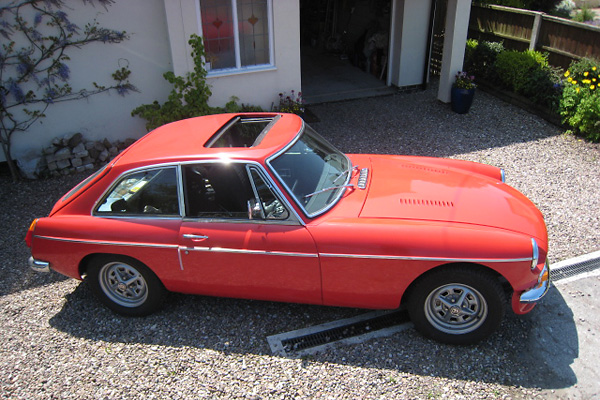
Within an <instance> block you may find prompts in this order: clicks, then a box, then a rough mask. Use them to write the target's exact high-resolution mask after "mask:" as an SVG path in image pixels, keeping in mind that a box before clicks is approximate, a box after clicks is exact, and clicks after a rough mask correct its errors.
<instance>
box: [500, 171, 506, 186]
mask: <svg viewBox="0 0 600 400" xmlns="http://www.w3.org/2000/svg"><path fill="white" fill-rule="evenodd" d="M500 177H501V180H502V183H506V172H504V168H500Z"/></svg>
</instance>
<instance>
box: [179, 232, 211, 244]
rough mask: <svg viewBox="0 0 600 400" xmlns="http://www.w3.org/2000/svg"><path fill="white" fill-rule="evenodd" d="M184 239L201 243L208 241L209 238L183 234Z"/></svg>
mask: <svg viewBox="0 0 600 400" xmlns="http://www.w3.org/2000/svg"><path fill="white" fill-rule="evenodd" d="M183 238H184V239H192V240H193V241H196V242H199V241H201V240H206V239H208V236H204V235H194V234H191V233H184V234H183Z"/></svg>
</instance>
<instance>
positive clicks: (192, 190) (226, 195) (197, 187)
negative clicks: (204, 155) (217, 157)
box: [183, 163, 254, 219]
mask: <svg viewBox="0 0 600 400" xmlns="http://www.w3.org/2000/svg"><path fill="white" fill-rule="evenodd" d="M183 187H184V192H185V214H186V216H188V217H201V218H231V219H249V215H248V202H249V201H250V200H252V199H253V198H254V193H253V191H252V186H251V184H250V179H249V177H248V173H247V172H246V167H245V165H244V164H237V163H204V164H194V165H185V166H183Z"/></svg>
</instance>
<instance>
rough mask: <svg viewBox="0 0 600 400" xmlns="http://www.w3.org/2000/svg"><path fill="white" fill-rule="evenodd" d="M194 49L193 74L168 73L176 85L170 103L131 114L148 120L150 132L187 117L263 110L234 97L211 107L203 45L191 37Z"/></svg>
mask: <svg viewBox="0 0 600 400" xmlns="http://www.w3.org/2000/svg"><path fill="white" fill-rule="evenodd" d="M188 43H189V44H190V46H192V59H193V60H194V71H193V72H191V73H188V74H187V75H186V76H185V77H182V76H176V75H175V74H174V73H173V72H171V71H169V72H165V73H164V74H163V77H164V78H165V79H166V80H167V82H169V83H170V84H171V85H173V89H172V90H171V93H170V94H169V97H168V99H167V101H165V103H164V104H160V103H159V102H158V101H155V102H154V103H152V104H143V105H141V106H139V107H137V108H136V109H134V110H133V111H132V112H131V115H132V116H136V115H138V116H140V117H141V118H143V119H145V120H146V121H148V122H147V123H146V129H148V130H149V131H150V130H152V129H154V128H157V127H159V126H161V125H164V124H167V123H169V122H174V121H179V120H181V119H185V118H192V117H199V116H201V115H208V114H217V113H221V112H243V111H262V109H261V108H260V107H256V106H250V105H245V104H242V105H239V104H237V100H239V99H238V98H237V97H235V96H232V97H231V100H230V101H229V102H228V103H227V104H226V105H225V107H210V106H209V105H208V99H209V98H210V96H211V95H212V92H211V90H210V87H209V86H208V84H207V83H206V68H205V66H204V64H205V63H204V55H205V53H204V43H203V42H202V38H201V37H199V36H198V35H195V34H194V35H192V36H191V38H190V40H189V42H188Z"/></svg>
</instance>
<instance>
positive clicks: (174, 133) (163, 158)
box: [113, 113, 304, 170]
mask: <svg viewBox="0 0 600 400" xmlns="http://www.w3.org/2000/svg"><path fill="white" fill-rule="evenodd" d="M237 117H241V118H251V117H253V118H267V119H268V118H272V119H273V122H272V123H271V124H270V126H269V129H268V132H266V134H265V135H264V137H262V138H261V140H260V142H258V143H256V144H255V145H253V146H252V147H213V148H211V147H206V143H207V142H208V141H209V140H210V139H211V138H212V137H213V136H214V135H215V134H216V133H217V132H218V131H219V130H220V129H221V128H223V127H224V126H226V125H227V124H228V123H229V122H230V121H232V120H233V119H235V118H237ZM303 124H304V122H303V121H302V119H301V118H300V117H299V116H297V115H294V114H282V113H237V114H216V115H207V116H202V117H196V118H190V119H185V120H181V121H177V122H172V123H170V124H167V125H163V126H161V127H159V128H157V129H155V130H153V131H151V132H150V133H148V134H146V135H145V136H143V137H142V138H141V139H139V140H138V141H137V142H135V143H134V144H132V145H131V146H130V147H129V148H128V149H127V150H126V151H124V152H123V153H121V155H120V156H119V157H118V158H117V159H115V161H114V164H113V168H116V169H119V170H121V169H130V168H136V167H142V166H145V165H152V164H165V163H174V162H186V161H194V160H203V159H215V158H228V159H244V160H252V161H257V162H264V160H265V159H266V158H267V157H269V156H270V155H272V154H275V153H277V152H278V151H280V150H282V149H283V148H285V146H287V145H288V144H289V143H290V142H291V141H292V140H293V139H294V138H295V137H296V136H297V135H298V134H299V133H300V131H301V130H302V126H303Z"/></svg>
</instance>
